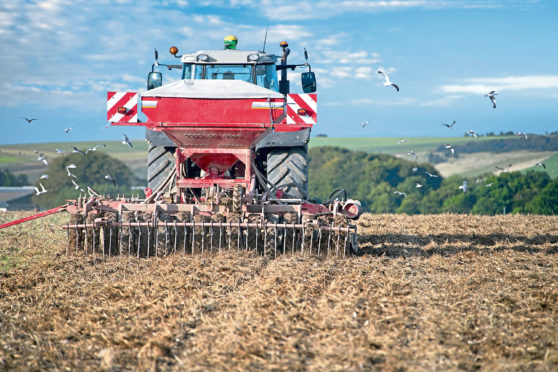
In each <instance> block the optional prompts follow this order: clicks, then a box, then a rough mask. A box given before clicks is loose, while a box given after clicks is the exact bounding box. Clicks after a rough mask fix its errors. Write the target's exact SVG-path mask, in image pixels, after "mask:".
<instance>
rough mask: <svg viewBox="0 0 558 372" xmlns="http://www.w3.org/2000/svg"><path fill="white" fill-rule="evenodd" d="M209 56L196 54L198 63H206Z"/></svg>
mask: <svg viewBox="0 0 558 372" xmlns="http://www.w3.org/2000/svg"><path fill="white" fill-rule="evenodd" d="M208 59H209V56H208V55H207V54H198V61H202V62H207V60H208Z"/></svg>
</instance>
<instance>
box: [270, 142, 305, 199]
mask: <svg viewBox="0 0 558 372" xmlns="http://www.w3.org/2000/svg"><path fill="white" fill-rule="evenodd" d="M267 179H268V180H269V182H271V183H272V184H273V185H275V186H276V187H277V188H278V189H281V190H283V191H284V192H285V197H287V198H294V199H304V200H306V199H307V198H308V150H307V148H306V147H305V146H304V147H286V148H274V149H271V150H270V151H269V152H268V154H267Z"/></svg>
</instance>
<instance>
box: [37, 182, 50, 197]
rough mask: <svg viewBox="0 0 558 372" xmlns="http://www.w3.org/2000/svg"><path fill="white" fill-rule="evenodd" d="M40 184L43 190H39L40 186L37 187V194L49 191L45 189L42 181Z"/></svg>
mask: <svg viewBox="0 0 558 372" xmlns="http://www.w3.org/2000/svg"><path fill="white" fill-rule="evenodd" d="M39 185H41V191H39V188H38V187H35V193H36V195H41V194H44V193H45V192H47V191H48V190H47V189H45V187H44V186H43V184H42V183H40V182H39Z"/></svg>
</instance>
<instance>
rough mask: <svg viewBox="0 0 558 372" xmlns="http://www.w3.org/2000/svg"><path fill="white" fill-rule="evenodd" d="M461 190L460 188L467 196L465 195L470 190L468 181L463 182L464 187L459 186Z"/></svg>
mask: <svg viewBox="0 0 558 372" xmlns="http://www.w3.org/2000/svg"><path fill="white" fill-rule="evenodd" d="M459 188H460V189H461V190H463V193H464V194H465V193H466V192H467V190H468V189H469V188H468V187H467V181H463V185H461V186H459Z"/></svg>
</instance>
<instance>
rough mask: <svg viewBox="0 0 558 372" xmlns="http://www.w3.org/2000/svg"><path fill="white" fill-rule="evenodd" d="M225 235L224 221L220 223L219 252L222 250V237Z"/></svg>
mask: <svg viewBox="0 0 558 372" xmlns="http://www.w3.org/2000/svg"><path fill="white" fill-rule="evenodd" d="M222 235H223V223H222V222H220V223H219V252H221V238H222Z"/></svg>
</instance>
